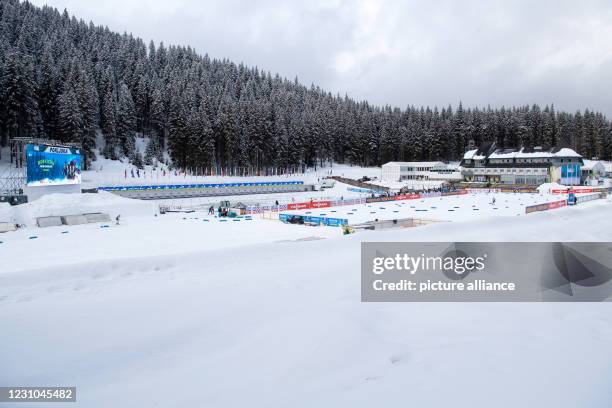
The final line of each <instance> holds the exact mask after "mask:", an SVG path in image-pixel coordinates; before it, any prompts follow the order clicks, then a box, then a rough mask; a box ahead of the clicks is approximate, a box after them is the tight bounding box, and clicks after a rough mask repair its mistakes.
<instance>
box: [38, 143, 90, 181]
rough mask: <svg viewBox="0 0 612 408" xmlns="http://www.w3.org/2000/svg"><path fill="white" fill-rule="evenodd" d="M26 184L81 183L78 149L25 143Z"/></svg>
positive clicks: (79, 152)
mask: <svg viewBox="0 0 612 408" xmlns="http://www.w3.org/2000/svg"><path fill="white" fill-rule="evenodd" d="M26 164H27V167H28V169H27V185H28V186H52V185H63V184H81V151H80V149H76V148H71V147H62V146H47V145H34V144H28V145H26Z"/></svg>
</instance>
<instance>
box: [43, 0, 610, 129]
mask: <svg viewBox="0 0 612 408" xmlns="http://www.w3.org/2000/svg"><path fill="white" fill-rule="evenodd" d="M32 2H33V3H34V4H37V5H43V4H48V5H51V6H54V7H57V8H59V9H60V10H63V9H64V8H66V9H68V11H69V12H70V13H71V14H74V15H76V16H77V17H78V18H82V19H84V20H86V21H89V20H92V21H93V22H94V23H95V24H102V25H107V26H108V27H109V28H110V29H112V30H114V31H119V32H123V31H127V32H131V33H133V34H134V35H136V36H139V37H142V38H144V39H145V40H146V41H147V42H148V40H150V39H153V40H155V41H156V42H159V41H164V43H166V44H181V45H191V46H192V47H194V48H195V49H196V50H198V51H200V52H201V53H208V54H209V55H210V56H211V57H213V58H224V57H226V58H229V59H231V60H233V61H234V62H244V63H245V64H247V65H249V66H255V65H256V66H258V67H260V68H261V69H264V70H267V71H271V72H273V73H276V72H278V73H279V74H281V75H282V76H286V77H288V78H291V79H293V78H294V77H295V76H296V75H297V77H298V78H299V80H300V81H301V82H303V83H305V84H308V85H309V84H310V83H315V84H317V85H320V86H321V87H322V88H324V89H326V90H329V91H332V92H334V93H340V94H344V93H347V94H349V95H350V96H352V97H354V98H357V99H367V100H369V101H370V102H372V103H375V104H390V105H394V106H400V107H405V106H407V105H409V104H413V105H416V106H420V105H430V106H433V105H437V106H445V105H448V104H452V105H453V106H456V105H457V104H458V102H459V101H460V100H461V101H463V104H464V106H486V105H487V104H490V105H491V106H501V105H506V106H509V105H522V104H532V103H539V104H542V105H544V104H547V103H554V104H555V106H556V107H557V108H558V109H565V110H571V111H574V110H576V109H584V108H591V109H596V110H600V111H603V112H604V113H606V114H607V115H608V117H612V92H611V91H612V1H610V0H601V1H597V0H593V1H589V0H581V1H575V0H573V1H564V0H558V1H553V0H550V1H538V0H531V1H527V0H526V1H522V0H517V1H514V0H506V1H494V0H486V1H485V0H481V1H473V0H462V1H461V0H454V1H453V0H437V1H408V0H399V1H391V0H387V1H376V0H361V1H341V0H304V1H300V2H294V1H273V0H256V1H234V0H221V1H207V0H33V1H32Z"/></svg>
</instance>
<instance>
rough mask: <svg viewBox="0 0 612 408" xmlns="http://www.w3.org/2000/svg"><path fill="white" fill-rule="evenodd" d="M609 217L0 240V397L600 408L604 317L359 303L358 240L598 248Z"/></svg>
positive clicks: (232, 224)
mask: <svg viewBox="0 0 612 408" xmlns="http://www.w3.org/2000/svg"><path fill="white" fill-rule="evenodd" d="M95 197H97V198H98V199H99V200H100V203H101V204H100V205H101V207H104V203H105V202H106V201H107V200H108V204H109V205H110V204H111V200H112V203H114V204H113V205H115V208H116V209H118V210H119V211H123V208H121V207H122V205H123V204H125V203H126V202H127V201H134V200H127V199H122V198H116V199H117V200H118V201H116V199H115V198H111V197H108V196H105V195H98V196H95ZM482 197H483V198H482V200H485V201H487V203H488V200H490V196H486V195H482ZM496 197H497V201H498V202H499V204H500V205H501V204H502V203H501V201H503V199H502V198H501V197H502V196H501V195H496ZM522 197H527V196H522ZM465 199H466V200H468V201H467V202H468V203H469V202H471V201H469V200H473V199H475V198H474V197H465ZM126 200H127V201H126ZM139 203H140V202H139ZM407 203H409V202H407ZM487 203H485V204H486V205H488V204H487ZM419 204H420V203H419ZM485 204H483V206H484V205H485ZM75 205H76V204H75ZM36 208H37V207H36V204H35V203H32V208H31V209H30V210H31V212H36ZM88 208H92V207H91V206H90V207H88ZM74 209H78V208H74ZM610 210H612V204H611V203H610V202H609V201H607V200H598V201H595V202H591V203H587V204H584V205H580V206H577V207H571V208H561V209H557V210H553V211H547V212H543V213H535V214H529V215H525V216H520V217H517V216H516V215H514V214H508V215H501V214H500V215H496V216H492V217H482V216H481V217H480V218H479V219H478V221H475V220H473V219H468V218H469V217H468V218H466V219H465V220H464V221H455V222H450V223H439V224H431V225H427V226H423V227H418V228H411V229H405V230H395V231H385V232H375V231H371V232H370V231H369V232H363V233H358V234H352V235H348V236H343V235H341V231H340V229H338V228H326V227H305V226H298V225H285V224H281V223H279V222H277V221H271V220H264V219H259V218H255V219H254V220H252V221H247V220H245V219H241V220H240V221H226V222H220V221H219V220H218V219H215V218H214V217H212V218H211V217H208V216H206V215H203V214H202V213H197V212H196V213H190V214H166V215H157V216H155V215H154V214H151V213H150V212H149V210H148V209H147V208H145V207H143V208H141V209H140V210H139V211H134V212H132V213H130V214H129V215H126V216H125V217H124V219H123V221H122V224H121V225H118V226H117V225H114V224H113V223H110V225H109V227H108V228H100V225H98V224H92V225H82V226H75V227H51V228H46V229H34V228H27V229H23V230H19V231H17V232H11V233H6V234H2V235H0V240H1V241H2V243H1V244H0V259H1V262H2V269H1V273H0V322H2V336H0V362H2V363H1V366H2V369H0V384H3V385H4V384H18V385H76V386H77V389H78V391H77V399H78V402H77V403H70V404H64V405H63V404H58V403H54V404H53V406H54V407H61V406H67V407H87V408H91V407H94V408H95V407H109V406H112V407H154V406H159V407H168V406H172V407H194V406H206V407H244V406H254V407H263V406H266V407H287V406H292V407H313V406H355V407H370V406H378V405H380V406H406V405H410V406H418V407H440V406H449V405H452V406H455V407H491V406H495V407H512V408H515V407H519V406H546V407H548V406H550V407H576V406H589V407H608V406H610V401H612V395H611V394H610V388H609V384H610V382H611V380H612V348H610V344H611V343H612V306H610V304H609V303H599V304H504V303H502V304H486V303H480V304H462V303H452V304H419V303H417V304H402V303H361V302H360V265H359V263H360V243H361V242H362V241H439V240H442V241H482V240H487V241H523V240H528V241H550V240H554V241H583V240H584V241H588V240H595V241H610V240H611V239H612V219H611V218H610V217H609V213H610ZM204 219H208V221H204ZM64 231H68V232H67V233H64ZM31 236H37V238H35V239H30V237H31ZM560 390H563V391H562V392H560ZM20 406H24V407H27V406H34V407H37V406H45V404H40V403H37V404H32V405H28V404H21V405H20ZM49 406H50V405H49Z"/></svg>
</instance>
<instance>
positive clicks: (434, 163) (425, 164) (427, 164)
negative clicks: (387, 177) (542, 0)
mask: <svg viewBox="0 0 612 408" xmlns="http://www.w3.org/2000/svg"><path fill="white" fill-rule="evenodd" d="M383 166H412V167H433V166H444V163H442V162H440V161H428V162H389V163H385V164H383Z"/></svg>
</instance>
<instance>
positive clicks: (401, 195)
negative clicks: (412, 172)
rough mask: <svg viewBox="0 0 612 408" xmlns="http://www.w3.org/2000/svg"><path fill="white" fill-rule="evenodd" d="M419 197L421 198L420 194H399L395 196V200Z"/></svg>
mask: <svg viewBox="0 0 612 408" xmlns="http://www.w3.org/2000/svg"><path fill="white" fill-rule="evenodd" d="M419 198H421V195H420V194H400V195H396V196H395V199H396V200H416V199H419Z"/></svg>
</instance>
